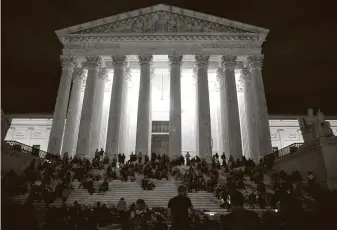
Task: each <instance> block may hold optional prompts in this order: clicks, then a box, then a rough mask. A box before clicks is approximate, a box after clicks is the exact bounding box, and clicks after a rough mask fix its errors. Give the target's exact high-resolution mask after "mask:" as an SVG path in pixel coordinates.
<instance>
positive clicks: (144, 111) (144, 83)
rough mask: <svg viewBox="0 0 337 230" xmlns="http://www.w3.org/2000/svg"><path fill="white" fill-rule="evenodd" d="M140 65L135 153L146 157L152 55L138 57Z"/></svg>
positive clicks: (148, 139)
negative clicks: (140, 153)
mask: <svg viewBox="0 0 337 230" xmlns="http://www.w3.org/2000/svg"><path fill="white" fill-rule="evenodd" d="M138 58H139V65H140V83H139V99H138V114H137V132H136V153H139V152H142V154H143V155H144V156H145V155H148V154H149V153H150V151H151V150H150V149H149V143H151V140H150V138H149V132H150V125H151V114H150V108H151V63H152V60H153V56H152V55H141V56H138Z"/></svg>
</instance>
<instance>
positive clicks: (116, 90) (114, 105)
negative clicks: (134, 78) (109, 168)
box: [106, 56, 127, 158]
mask: <svg viewBox="0 0 337 230" xmlns="http://www.w3.org/2000/svg"><path fill="white" fill-rule="evenodd" d="M126 63H127V59H126V56H112V65H113V67H114V78H113V83H112V89H111V100H110V112H109V121H108V133H107V139H106V153H107V155H108V156H109V157H110V158H112V157H113V155H114V154H118V153H120V152H121V150H122V146H121V145H120V139H119V138H120V135H121V133H120V130H121V126H122V124H121V123H122V122H121V119H122V118H121V117H122V102H123V91H124V89H125V84H124V79H125V66H126Z"/></svg>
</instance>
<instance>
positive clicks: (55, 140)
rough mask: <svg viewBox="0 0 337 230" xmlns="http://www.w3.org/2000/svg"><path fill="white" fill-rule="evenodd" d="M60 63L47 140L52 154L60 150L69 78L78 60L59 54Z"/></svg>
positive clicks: (69, 83)
mask: <svg viewBox="0 0 337 230" xmlns="http://www.w3.org/2000/svg"><path fill="white" fill-rule="evenodd" d="M61 65H62V75H61V81H60V85H59V89H58V92H57V98H56V104H55V109H54V115H53V123H52V128H51V131H50V136H49V142H48V152H49V153H53V154H59V153H60V151H61V144H62V137H63V131H64V124H65V119H66V113H67V106H68V100H69V93H70V86H71V78H72V74H73V71H74V67H75V66H77V65H78V62H77V60H76V59H75V58H74V57H69V56H61Z"/></svg>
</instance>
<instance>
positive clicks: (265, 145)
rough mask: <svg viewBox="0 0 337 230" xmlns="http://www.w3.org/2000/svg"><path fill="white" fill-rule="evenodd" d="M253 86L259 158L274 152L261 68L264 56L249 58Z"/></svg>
mask: <svg viewBox="0 0 337 230" xmlns="http://www.w3.org/2000/svg"><path fill="white" fill-rule="evenodd" d="M247 62H248V64H249V67H250V77H251V84H252V88H253V91H254V106H256V112H257V122H256V123H257V126H258V127H257V130H256V131H257V135H258V136H259V157H263V156H264V155H266V154H269V153H271V152H272V145H271V137H270V127H269V120H268V109H267V102H266V96H265V91H264V85H263V79H262V74H261V68H262V63H263V55H256V56H249V57H248V58H247Z"/></svg>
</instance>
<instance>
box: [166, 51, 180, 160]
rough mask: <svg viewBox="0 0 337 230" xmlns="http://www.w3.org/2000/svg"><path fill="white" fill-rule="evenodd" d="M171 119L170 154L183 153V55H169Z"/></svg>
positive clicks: (177, 155)
mask: <svg viewBox="0 0 337 230" xmlns="http://www.w3.org/2000/svg"><path fill="white" fill-rule="evenodd" d="M168 58H169V64H170V120H169V156H171V157H179V156H180V155H181V64H182V59H183V56H169V57H168Z"/></svg>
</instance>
